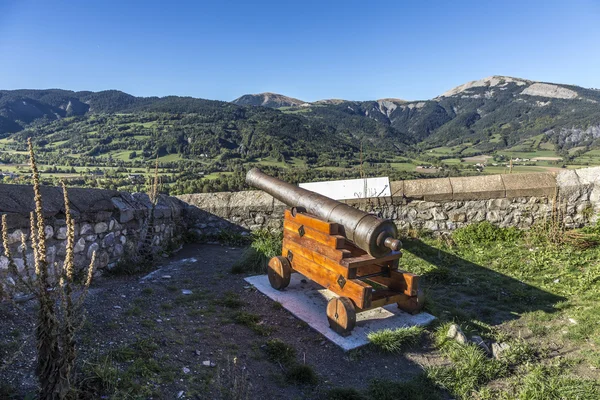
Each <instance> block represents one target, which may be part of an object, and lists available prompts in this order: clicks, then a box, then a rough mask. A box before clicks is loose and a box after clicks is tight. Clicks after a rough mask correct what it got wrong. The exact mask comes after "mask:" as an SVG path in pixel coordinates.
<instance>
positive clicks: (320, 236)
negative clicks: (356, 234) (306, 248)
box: [283, 219, 346, 249]
mask: <svg viewBox="0 0 600 400" xmlns="http://www.w3.org/2000/svg"><path fill="white" fill-rule="evenodd" d="M301 226H304V225H302V224H299V223H297V222H295V221H291V220H288V219H286V220H284V221H283V229H285V230H288V231H291V232H295V233H298V229H300V227H301ZM303 237H307V238H309V239H312V240H315V241H317V242H319V243H322V244H324V245H326V246H329V247H332V248H334V249H344V246H345V245H346V238H345V237H343V236H341V235H329V234H325V233H323V232H320V231H318V230H316V229H313V228H309V227H308V226H304V236H303Z"/></svg>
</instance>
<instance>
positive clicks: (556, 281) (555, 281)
mask: <svg viewBox="0 0 600 400" xmlns="http://www.w3.org/2000/svg"><path fill="white" fill-rule="evenodd" d="M552 282H554V283H558V282H560V279H558V278H557V279H555V280H553V281H552Z"/></svg>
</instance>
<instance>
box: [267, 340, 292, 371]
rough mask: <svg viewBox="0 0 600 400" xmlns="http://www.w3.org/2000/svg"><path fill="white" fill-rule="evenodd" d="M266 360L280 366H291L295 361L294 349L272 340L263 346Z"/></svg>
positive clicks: (279, 341)
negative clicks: (277, 363)
mask: <svg viewBox="0 0 600 400" xmlns="http://www.w3.org/2000/svg"><path fill="white" fill-rule="evenodd" d="M265 353H266V355H267V359H268V360H269V361H271V362H279V363H281V364H284V365H286V364H292V363H293V362H294V361H295V360H296V349H294V348H293V347H292V346H290V345H289V344H286V343H284V342H282V341H281V340H279V339H272V340H269V341H267V343H266V344H265Z"/></svg>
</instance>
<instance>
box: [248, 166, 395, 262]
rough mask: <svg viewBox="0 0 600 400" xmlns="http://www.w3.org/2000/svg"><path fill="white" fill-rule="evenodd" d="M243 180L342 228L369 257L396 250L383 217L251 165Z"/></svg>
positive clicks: (391, 225)
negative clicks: (286, 180) (270, 174)
mask: <svg viewBox="0 0 600 400" xmlns="http://www.w3.org/2000/svg"><path fill="white" fill-rule="evenodd" d="M246 183H248V184H249V185H250V186H253V187H255V188H257V189H261V190H264V191H265V192H267V193H269V194H270V195H271V196H273V197H275V198H276V199H277V200H279V201H281V202H283V203H285V204H287V205H288V206H290V207H297V208H303V209H305V210H306V212H307V213H309V214H312V215H314V216H316V217H319V218H321V219H323V220H325V221H327V222H334V223H337V224H340V225H342V226H343V227H344V233H345V235H346V238H348V239H349V240H350V241H352V242H353V243H354V244H355V245H356V246H357V247H359V248H361V249H363V250H364V251H366V252H367V253H369V254H370V255H371V256H373V257H383V256H385V255H387V254H388V253H389V252H390V251H391V250H394V251H397V250H400V247H401V246H402V243H401V242H400V240H398V239H396V238H397V237H398V229H397V228H396V225H395V224H394V223H393V222H392V221H390V220H385V219H380V218H377V217H376V216H374V215H371V214H369V213H366V212H364V211H361V210H359V209H356V208H354V207H351V206H349V205H347V204H344V203H340V202H338V201H335V200H333V199H330V198H329V197H325V196H323V195H320V194H318V193H315V192H311V191H310V190H306V189H303V188H301V187H298V186H295V185H292V184H289V183H287V182H283V181H281V180H279V179H277V178H274V177H272V176H269V175H267V174H265V173H263V172H262V171H261V170H259V169H258V168H252V169H251V170H250V171H248V173H247V174H246Z"/></svg>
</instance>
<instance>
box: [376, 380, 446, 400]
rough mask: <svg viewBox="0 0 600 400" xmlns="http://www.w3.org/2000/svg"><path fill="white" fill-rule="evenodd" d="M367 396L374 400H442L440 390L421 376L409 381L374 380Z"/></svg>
mask: <svg viewBox="0 0 600 400" xmlns="http://www.w3.org/2000/svg"><path fill="white" fill-rule="evenodd" d="M367 396H368V398H369V399H373V400H398V399H402V400H438V399H442V396H441V392H440V390H439V389H438V388H437V387H436V386H435V385H434V384H433V383H432V382H431V380H429V379H428V377H427V375H425V374H421V375H418V376H417V377H415V378H413V379H409V380H407V381H401V382H396V381H390V380H387V379H374V380H372V381H371V382H370V383H369V387H368V389H367Z"/></svg>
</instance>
